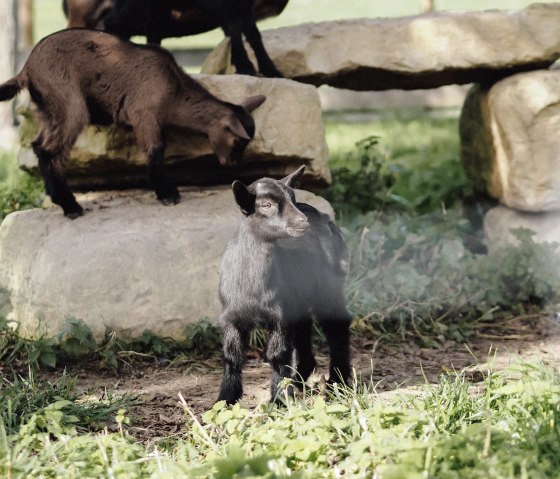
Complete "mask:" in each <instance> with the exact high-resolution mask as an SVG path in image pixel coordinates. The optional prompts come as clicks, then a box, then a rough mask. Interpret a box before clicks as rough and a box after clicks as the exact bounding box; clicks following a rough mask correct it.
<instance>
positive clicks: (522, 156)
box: [460, 70, 560, 211]
mask: <svg viewBox="0 0 560 479" xmlns="http://www.w3.org/2000/svg"><path fill="white" fill-rule="evenodd" d="M460 131H461V157H462V161H463V165H464V167H465V170H466V172H467V174H468V175H469V176H470V177H471V178H472V179H473V181H474V182H475V183H476V184H477V185H478V186H479V188H480V189H485V190H486V191H488V192H489V193H490V194H491V195H492V196H494V197H495V198H497V199H499V200H500V202H502V203H503V204H505V205H507V206H510V207H512V208H517V209H519V210H522V211H551V210H560V182H559V181H558V178H559V177H560V135H558V132H559V131H560V70H541V71H535V72H529V73H522V74H517V75H514V76H511V77H509V78H506V79H504V80H502V81H500V82H498V83H496V84H495V85H493V86H492V87H491V88H489V89H488V88H482V87H480V86H476V87H474V88H473V89H472V90H471V91H470V92H469V94H468V95H467V99H466V101H465V104H464V106H463V111H462V113H461V120H460Z"/></svg>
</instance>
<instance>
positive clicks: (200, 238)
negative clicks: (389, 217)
mask: <svg viewBox="0 0 560 479" xmlns="http://www.w3.org/2000/svg"><path fill="white" fill-rule="evenodd" d="M181 194H182V202H181V203H180V204H178V205H175V206H163V205H161V204H160V203H159V202H158V201H157V200H156V199H155V195H154V194H153V193H151V192H147V191H138V190H134V191H129V192H104V193H99V192H98V193H91V194H87V195H81V196H79V197H78V200H79V201H80V202H81V203H82V205H84V207H85V208H86V214H85V215H84V216H83V217H80V218H78V219H76V220H74V221H71V220H68V219H67V218H65V217H64V216H63V215H62V213H61V211H60V208H58V207H54V208H48V209H46V210H41V209H34V210H27V211H20V212H16V213H12V214H10V215H8V216H7V217H6V218H5V219H4V221H3V222H2V224H1V225H0V292H1V293H2V294H0V314H2V315H5V316H7V317H8V318H9V319H13V320H15V321H17V322H18V323H19V324H20V332H21V333H22V334H23V335H25V336H29V337H40V336H46V337H52V336H55V335H56V334H57V333H58V332H59V331H60V330H61V328H63V326H64V325H65V320H66V318H75V319H81V320H83V321H84V322H85V323H86V324H87V325H88V326H89V327H90V328H91V329H92V331H93V334H94V336H95V338H96V339H98V340H101V339H102V338H103V335H104V332H105V326H109V327H110V328H112V329H113V330H115V331H116V332H117V334H118V335H119V336H120V337H128V338H134V337H138V336H140V335H141V334H142V333H143V331H144V330H145V329H150V330H151V331H153V332H154V333H156V334H158V335H161V336H170V337H175V338H180V337H181V336H182V335H183V329H184V327H185V326H186V325H187V324H188V323H192V322H197V321H198V320H200V319H202V318H208V319H210V320H212V321H214V320H216V319H217V317H218V315H219V313H220V310H221V306H220V302H219V299H218V281H219V268H220V262H221V258H222V254H223V250H224V247H225V245H226V242H227V241H229V239H230V238H231V237H232V236H233V234H234V232H235V230H236V229H237V227H238V225H239V223H240V221H241V217H242V216H241V212H240V211H239V209H238V208H237V206H236V204H235V201H234V198H233V193H232V192H231V189H230V188H226V187H214V188H210V189H199V188H192V187H191V188H182V189H181ZM296 197H297V199H298V201H302V202H307V203H310V204H312V205H314V206H315V207H316V208H318V209H320V210H321V211H323V212H325V213H327V214H330V215H332V214H333V212H332V208H331V207H330V205H329V204H328V202H327V201H326V200H324V199H323V198H320V197H317V196H315V195H313V194H311V193H309V192H306V191H302V190H297V192H296Z"/></svg>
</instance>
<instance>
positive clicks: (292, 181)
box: [280, 165, 305, 188]
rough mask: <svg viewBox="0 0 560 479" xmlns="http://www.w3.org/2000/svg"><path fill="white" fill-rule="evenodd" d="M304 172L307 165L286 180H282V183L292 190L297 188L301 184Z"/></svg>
mask: <svg viewBox="0 0 560 479" xmlns="http://www.w3.org/2000/svg"><path fill="white" fill-rule="evenodd" d="M304 171H305V165H301V166H300V167H299V168H298V169H297V170H296V171H294V172H293V173H292V174H290V175H288V176H286V177H285V178H282V179H281V180H280V181H281V182H282V183H284V184H285V185H286V186H289V187H290V188H297V187H298V186H299V185H300V183H301V177H302V176H303V172H304Z"/></svg>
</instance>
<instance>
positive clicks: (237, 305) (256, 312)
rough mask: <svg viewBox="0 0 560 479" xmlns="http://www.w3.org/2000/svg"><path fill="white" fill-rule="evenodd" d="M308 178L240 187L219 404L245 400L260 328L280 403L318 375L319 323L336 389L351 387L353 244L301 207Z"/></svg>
mask: <svg viewBox="0 0 560 479" xmlns="http://www.w3.org/2000/svg"><path fill="white" fill-rule="evenodd" d="M303 170H304V167H303V166H302V167H300V168H299V169H298V170H297V171H295V172H294V173H292V174H291V175H289V176H287V177H286V178H284V179H282V180H280V181H278V180H273V179H270V178H263V179H261V180H258V181H255V182H254V183H252V184H251V185H250V186H249V187H247V186H245V185H244V184H243V183H241V182H239V181H236V182H234V183H233V192H234V196H235V199H236V201H237V204H238V206H239V208H240V209H241V211H242V213H243V214H244V215H245V218H244V219H243V221H242V223H241V225H240V227H239V229H238V231H237V233H236V235H235V236H234V238H233V239H232V240H231V241H230V242H229V243H228V245H227V246H226V250H225V253H224V257H223V260H222V266H221V274H220V300H221V302H222V305H223V311H222V314H221V316H220V324H221V327H222V330H223V353H224V377H223V380H222V385H221V389H220V395H219V397H218V401H221V400H225V401H226V402H227V403H228V404H233V403H235V402H237V401H238V400H239V399H240V398H241V396H242V394H243V387H242V379H241V371H242V367H243V363H244V359H245V349H246V347H247V344H248V338H249V333H250V332H251V330H252V329H253V328H254V327H255V326H264V327H266V328H267V329H268V331H269V339H268V344H267V348H266V358H267V359H268V361H269V362H270V364H271V366H272V368H273V370H274V372H273V374H272V380H271V401H278V399H279V397H278V396H279V384H280V382H281V381H282V379H283V378H292V379H293V380H294V381H295V383H296V384H298V383H299V384H300V385H301V384H302V382H305V381H306V380H307V379H308V378H309V376H310V374H311V373H312V372H313V369H314V368H315V365H316V362H315V358H314V356H313V352H312V345H311V331H312V320H313V319H315V320H317V321H318V323H319V325H320V326H321V327H322V329H323V330H324V332H325V335H326V338H327V341H328V344H329V348H330V377H329V382H330V383H332V382H341V383H342V382H345V381H347V380H348V379H349V376H350V349H349V326H350V322H351V319H352V318H351V316H350V314H349V313H348V311H347V309H346V306H345V302H344V293H343V285H344V279H345V276H346V273H347V250H346V244H345V241H344V237H343V235H342V232H341V231H340V229H339V228H338V227H337V226H336V225H335V224H334V222H333V221H332V220H331V219H330V218H329V217H328V216H327V215H325V214H323V213H320V212H319V211H318V210H316V209H315V208H313V207H312V206H310V205H307V204H305V203H296V202H295V196H294V191H293V189H292V188H294V187H296V185H298V184H299V182H300V180H301V176H302V175H303ZM294 353H295V354H294ZM292 356H294V358H293V357H292ZM289 392H293V391H289Z"/></svg>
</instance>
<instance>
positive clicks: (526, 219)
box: [484, 205, 560, 254]
mask: <svg viewBox="0 0 560 479" xmlns="http://www.w3.org/2000/svg"><path fill="white" fill-rule="evenodd" d="M518 228H525V229H529V230H531V231H533V233H535V234H534V236H533V241H534V242H535V243H556V244H557V248H556V251H557V252H558V253H560V246H558V245H560V212H557V211H554V212H548V213H526V212H522V211H516V210H513V209H511V208H508V207H507V206H502V205H500V206H496V207H495V208H492V209H491V210H489V211H488V213H486V215H485V216H484V238H485V240H486V245H487V246H488V252H489V253H491V254H492V253H494V252H496V251H498V250H500V249H501V248H503V247H505V246H509V245H517V244H519V241H518V239H517V238H516V237H515V236H514V234H513V233H512V230H515V229H518Z"/></svg>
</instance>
